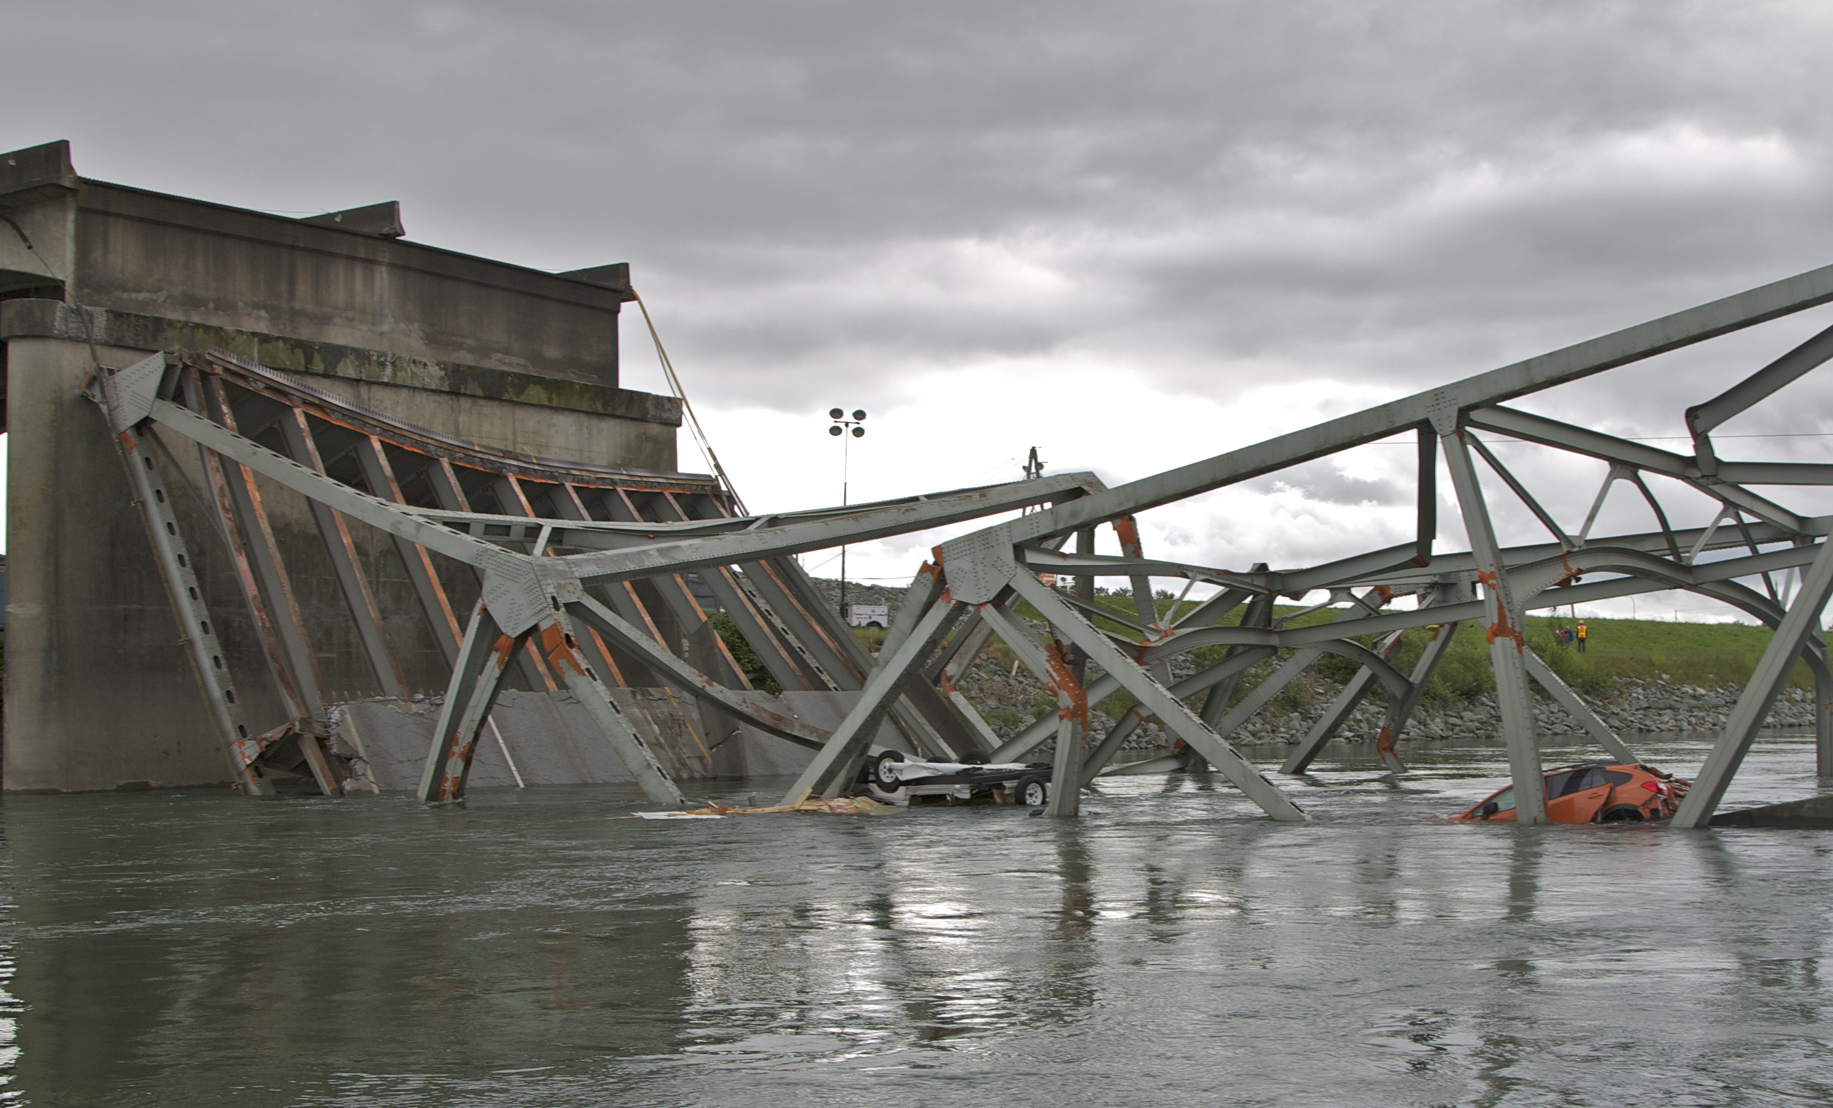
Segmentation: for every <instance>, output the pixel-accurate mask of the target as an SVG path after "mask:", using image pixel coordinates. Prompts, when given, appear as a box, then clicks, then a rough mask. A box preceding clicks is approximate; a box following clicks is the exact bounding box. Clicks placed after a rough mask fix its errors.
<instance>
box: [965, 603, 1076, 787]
mask: <svg viewBox="0 0 1833 1108" xmlns="http://www.w3.org/2000/svg"><path fill="white" fill-rule="evenodd" d="M1019 573H1021V574H1023V575H1025V576H1026V577H1028V578H1029V579H1030V580H1033V581H1035V580H1036V578H1035V577H1031V571H1030V570H1028V569H1024V568H1021V569H1020V570H1019ZM1038 587H1039V588H1040V589H1042V588H1043V586H1042V585H1039V586H1038ZM1044 591H1046V592H1048V591H1049V590H1047V589H1046V590H1044ZM980 618H982V619H984V620H986V621H987V623H988V624H989V625H990V626H991V627H992V628H993V630H994V631H996V632H997V633H998V635H999V637H1000V639H1001V640H1003V641H1004V642H1005V644H1006V645H1007V646H1009V647H1011V648H1012V653H1014V654H1016V655H1018V660H1019V661H1020V662H1022V663H1024V666H1025V668H1026V669H1028V670H1030V671H1031V673H1032V675H1033V676H1035V677H1036V678H1037V679H1038V680H1039V681H1041V682H1043V683H1044V686H1045V687H1046V688H1048V689H1049V690H1050V691H1051V692H1053V693H1055V694H1056V698H1057V719H1056V747H1057V748H1056V757H1055V759H1054V760H1053V768H1052V771H1051V777H1050V780H1051V786H1050V802H1049V804H1047V805H1046V806H1045V809H1044V811H1045V813H1046V814H1047V815H1051V816H1074V815H1075V814H1076V813H1077V812H1078V811H1080V810H1081V798H1082V735H1083V733H1084V732H1085V731H1086V730H1087V729H1088V690H1087V689H1086V688H1084V687H1083V685H1082V682H1081V681H1079V680H1078V679H1077V678H1076V674H1075V662H1074V657H1075V655H1074V652H1073V650H1072V649H1070V648H1066V647H1065V646H1064V645H1063V644H1062V643H1061V642H1058V641H1057V640H1055V639H1054V638H1053V639H1052V640H1051V642H1050V644H1049V645H1047V646H1039V645H1038V643H1037V640H1035V639H1033V638H1032V637H1031V635H1030V634H1029V633H1028V632H1027V631H1026V630H1025V629H1024V627H1022V626H1020V625H1019V624H1017V623H1014V622H1013V621H1012V619H1011V618H1010V617H1009V616H1008V615H1007V614H1006V613H1005V612H1004V611H1003V610H1002V609H1001V608H1000V607H999V606H998V605H995V604H983V605H981V606H980Z"/></svg>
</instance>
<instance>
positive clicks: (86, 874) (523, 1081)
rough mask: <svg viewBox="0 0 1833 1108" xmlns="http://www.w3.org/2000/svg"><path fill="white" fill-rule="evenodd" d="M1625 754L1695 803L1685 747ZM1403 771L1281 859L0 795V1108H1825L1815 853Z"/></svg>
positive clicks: (1120, 843) (908, 823)
mask: <svg viewBox="0 0 1833 1108" xmlns="http://www.w3.org/2000/svg"><path fill="white" fill-rule="evenodd" d="M1641 749H1642V751H1643V754H1644V757H1645V758H1648V759H1649V760H1651V761H1656V762H1657V763H1658V764H1662V765H1664V766H1667V767H1669V768H1672V769H1675V770H1682V771H1686V770H1691V769H1693V768H1694V767H1696V766H1697V764H1698V762H1699V760H1700V758H1701V757H1702V756H1703V750H1704V747H1703V744H1701V743H1698V742H1690V741H1685V740H1679V739H1671V740H1668V741H1661V740H1659V739H1649V740H1647V741H1645V743H1644V745H1643V746H1642V747H1641ZM1562 756H1565V757H1567V758H1569V759H1576V758H1578V757H1588V756H1590V755H1589V752H1581V751H1571V752H1560V751H1549V764H1552V760H1553V759H1557V758H1561V757H1562ZM1411 760H1412V761H1413V762H1414V763H1415V767H1416V770H1417V772H1415V773H1413V774H1411V775H1409V776H1407V777H1406V778H1405V779H1404V780H1400V781H1396V780H1394V779H1392V778H1388V777H1385V776H1384V775H1383V774H1381V773H1380V772H1379V771H1378V769H1377V768H1376V767H1373V766H1361V767H1357V766H1351V767H1348V768H1343V769H1332V770H1327V771H1325V772H1320V773H1318V774H1317V775H1315V776H1314V777H1312V778H1310V779H1308V780H1306V781H1304V782H1302V783H1299V784H1297V785H1295V786H1294V787H1296V788H1299V789H1300V790H1301V791H1302V792H1303V797H1302V802H1303V803H1305V804H1306V805H1307V806H1308V808H1309V810H1310V811H1311V812H1312V813H1313V814H1314V815H1315V816H1316V817H1317V819H1316V821H1315V822H1314V823H1311V824H1308V825H1303V826H1289V825H1287V826H1282V825H1276V824H1273V823H1271V822H1269V821H1267V820H1265V819H1263V818H1261V817H1258V816H1257V815H1255V814H1254V813H1253V812H1252V810H1251V809H1250V808H1249V807H1248V806H1247V805H1246V804H1245V803H1244V802H1243V801H1241V800H1240V799H1239V798H1238V797H1237V796H1236V795H1235V794H1234V793H1233V792H1232V791H1231V790H1228V789H1227V788H1226V787H1218V788H1214V789H1212V788H1211V787H1210V785H1209V784H1208V783H1207V782H1205V781H1203V780H1200V779H1195V778H1181V779H1174V780H1173V781H1172V783H1170V784H1166V783H1164V782H1163V781H1162V780H1152V779H1145V778H1133V779H1121V781H1120V783H1119V784H1116V785H1113V786H1110V787H1108V788H1107V789H1106V790H1105V791H1104V793H1103V795H1101V796H1100V797H1096V798H1093V799H1091V800H1090V801H1089V802H1088V804H1087V806H1086V811H1085V816H1084V818H1082V819H1081V820H1079V821H1075V822H1073V823H1072V822H1059V821H1050V820H1045V819H1037V818H1029V817H1028V816H1027V815H1026V814H1025V813H1024V812H1023V811H1020V810H1015V809H1011V808H999V809H985V808H956V809H929V810H924V811H919V812H915V813H905V814H900V815H892V816H881V817H837V816H814V815H796V816H768V817H747V818H737V819H726V820H721V821H708V822H679V823H670V824H659V823H654V822H646V821H640V820H631V819H619V818H613V817H616V816H620V815H623V814H625V813H628V812H629V811H632V810H634V809H636V808H640V807H644V806H645V805H643V804H642V803H641V802H640V800H639V798H637V797H635V796H633V795H630V794H611V793H607V792H605V791H603V790H598V789H591V790H587V789H580V790H540V791H535V790H531V791H528V792H524V793H515V792H497V793H494V794H493V793H480V794H476V795H474V797H473V799H472V801H471V802H470V804H469V805H468V806H467V807H465V808H464V809H462V810H429V809H426V808H423V807H421V806H419V805H417V804H414V803H412V802H410V801H407V800H390V799H384V800H360V801H359V800H353V801H341V802H332V801H321V800H287V801H280V802H250V801H245V800H240V799H237V798H235V797H232V796H228V795H220V794H219V795H211V794H187V795H160V794H141V795H120V796H90V797H61V798H50V797H8V798H6V800H5V801H4V804H3V805H0V811H3V814H4V826H5V839H6V848H7V849H6V857H7V859H8V861H7V865H8V869H7V871H6V873H5V874H4V882H5V888H6V893H7V901H6V902H7V905H8V907H7V910H6V912H5V916H4V920H3V921H0V940H3V941H4V948H5V954H6V957H7V962H6V963H5V968H6V969H7V970H8V971H9V972H10V980H9V981H7V982H5V985H6V988H7V991H8V994H9V995H8V996H7V997H4V998H0V1017H3V1018H4V1020H5V1021H10V1022H11V1024H12V1025H13V1026H14V1030H15V1032H16V1034H15V1035H14V1037H13V1039H12V1041H11V1043H10V1044H7V1045H9V1046H10V1048H11V1049H12V1050H13V1052H14V1053H12V1054H11V1055H10V1056H6V1057H0V1062H3V1063H6V1064H7V1066H8V1068H9V1069H10V1073H11V1080H10V1082H9V1083H8V1084H7V1085H6V1086H5V1087H4V1088H5V1095H6V1096H8V1097H10V1098H12V1099H13V1102H14V1103H20V1102H26V1103H31V1104H36V1105H57V1106H63V1105H88V1104H107V1105H117V1104H118V1105H215V1104H235V1105H250V1106H261V1105H364V1106H396V1105H415V1106H418V1105H490V1106H497V1105H530V1106H533V1105H619V1106H623V1105H650V1104H655V1105H684V1106H685V1105H695V1106H699V1105H765V1104H771V1105H776V1104H797V1105H802V1104H809V1105H861V1104H871V1105H881V1104H882V1105H887V1106H907V1105H908V1106H914V1105H935V1104H947V1105H983V1104H984V1105H1010V1104H1031V1103H1063V1104H1078V1105H1079V1104H1098V1105H1127V1106H1131V1105H1142V1104H1166V1105H1170V1104H1243V1105H1261V1104H1265V1105H1311V1104H1317V1105H1333V1106H1336V1105H1346V1104H1381V1105H1388V1104H1394V1105H1414V1104H1417V1105H1436V1104H1507V1105H1518V1104H1519V1105H1527V1104H1558V1105H1593V1104H1595V1105H1631V1104H1650V1105H1657V1104H1658V1105H1686V1104H1701V1105H1707V1104H1710V1105H1723V1104H1794V1103H1825V1102H1826V1101H1828V1100H1829V1099H1833V1053H1830V1052H1829V1040H1830V1039H1833V981H1829V979H1828V974H1829V973H1833V963H1829V962H1828V961H1827V959H1828V947H1829V941H1830V938H1833V927H1830V925H1829V919H1830V918H1833V833H1821V832H1796V831H1712V832H1704V833H1676V832H1669V831H1666V830H1663V829H1660V828H1650V827H1633V826H1610V827H1556V828H1548V829H1541V830H1529V831H1523V830H1519V829H1515V828H1500V827H1470V826H1461V825H1451V824H1448V823H1445V822H1443V821H1442V820H1440V819H1439V818H1438V817H1441V816H1443V815H1445V814H1447V813H1450V812H1454V811H1456V810H1458V809H1459V808H1461V807H1463V806H1464V805H1466V804H1468V803H1469V802H1470V801H1472V800H1474V799H1476V798H1477V797H1479V796H1481V795H1482V794H1483V793H1485V792H1487V791H1488V790H1490V789H1492V788H1495V787H1497V786H1499V785H1500V784H1501V781H1502V777H1503V775H1504V774H1505V773H1506V769H1505V762H1504V759H1503V757H1502V752H1501V750H1500V749H1497V748H1487V749H1480V750H1457V751H1448V750H1440V751H1415V752H1413V754H1412V759H1411ZM771 784H777V783H771ZM752 788H757V789H758V791H759V792H760V793H762V794H763V795H765V796H770V795H772V791H771V789H770V788H768V787H766V785H765V784H764V783H758V784H756V785H753V786H747V787H743V788H736V789H731V788H724V787H722V788H721V790H720V791H719V792H718V794H717V795H719V796H721V797H723V798H726V799H733V798H738V799H742V798H743V796H744V794H745V793H746V792H748V791H750V790H751V789H752ZM1817 789H1818V783H1817V782H1816V780H1815V778H1814V776H1813V762H1812V750H1811V748H1810V747H1809V745H1808V742H1807V740H1806V739H1805V738H1800V737H1769V738H1766V739H1765V740H1764V741H1763V743H1762V745H1761V747H1760V748H1759V749H1758V750H1757V751H1756V752H1755V753H1754V754H1753V755H1752V757H1751V759H1750V761H1749V762H1748V763H1747V764H1746V769H1745V773H1744V776H1743V778H1742V779H1741V780H1740V782H1739V784H1738V785H1737V786H1736V787H1735V791H1734V793H1733V795H1732V796H1731V797H1730V798H1729V800H1728V802H1727V805H1728V806H1742V805H1746V804H1750V803H1758V802H1764V801H1768V800H1779V799H1792V798H1796V797H1801V796H1808V795H1812V794H1813V793H1815V792H1816V791H1817Z"/></svg>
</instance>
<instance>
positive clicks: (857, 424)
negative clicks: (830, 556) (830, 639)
mask: <svg viewBox="0 0 1833 1108" xmlns="http://www.w3.org/2000/svg"><path fill="white" fill-rule="evenodd" d="M827 418H829V419H831V420H833V421H834V425H833V426H832V427H829V428H828V429H827V433H828V434H830V435H833V436H835V437H837V438H839V440H840V506H841V507H842V508H844V507H846V504H847V467H848V465H849V464H850V463H851V458H850V457H849V455H850V453H851V449H852V448H851V446H850V445H849V444H848V443H847V440H848V439H850V438H851V439H862V438H865V436H866V429H865V427H863V426H862V424H864V423H865V420H866V413H865V409H864V408H854V409H853V418H852V419H848V418H847V417H846V412H845V411H844V410H843V409H840V408H831V409H829V410H828V413H827ZM849 431H850V432H852V433H851V434H848V432H849ZM851 615H852V613H851V612H849V611H848V610H847V603H846V544H845V543H841V544H840V622H841V623H843V624H845V625H846V626H848V627H851V626H852V625H853V621H852V619H851V618H849V617H850V616H851Z"/></svg>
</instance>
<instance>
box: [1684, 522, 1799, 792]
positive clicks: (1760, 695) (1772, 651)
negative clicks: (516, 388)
mask: <svg viewBox="0 0 1833 1108" xmlns="http://www.w3.org/2000/svg"><path fill="white" fill-rule="evenodd" d="M1830 595H1833V540H1823V541H1822V542H1821V544H1820V553H1819V554H1817V555H1815V556H1814V562H1813V564H1812V565H1811V566H1809V568H1808V570H1807V572H1806V573H1803V574H1802V575H1801V587H1800V588H1799V589H1798V590H1796V592H1795V602H1794V603H1793V604H1791V605H1789V609H1788V614H1786V615H1784V616H1783V617H1782V622H1781V623H1779V624H1777V625H1776V634H1775V637H1773V638H1771V639H1770V640H1769V647H1768V648H1767V649H1765V650H1764V651H1763V658H1762V660H1761V661H1759V662H1758V663H1757V668H1756V671H1755V672H1753V673H1752V674H1751V675H1750V681H1749V683H1748V684H1746V685H1745V686H1744V692H1743V694H1742V695H1740V696H1739V697H1738V702H1737V706H1736V707H1734V708H1732V709H1731V718H1730V719H1728V720H1726V722H1725V733H1724V734H1723V735H1722V736H1720V737H1719V740H1718V742H1716V743H1714V744H1713V746H1712V752H1711V753H1710V754H1708V755H1707V756H1706V764H1705V765H1703V766H1701V767H1700V770H1699V775H1698V776H1697V777H1695V778H1694V779H1693V787H1692V789H1691V790H1689V791H1688V793H1687V795H1686V798H1685V799H1683V800H1682V801H1681V802H1680V810H1679V811H1678V812H1676V813H1674V826H1675V827H1703V826H1705V825H1706V824H1707V823H1708V822H1709V821H1710V820H1711V819H1712V813H1713V812H1715V811H1717V810H1718V803H1719V801H1720V800H1723V799H1724V797H1725V790H1726V788H1728V787H1729V786H1730V785H1731V778H1732V777H1733V776H1734V775H1736V773H1737V771H1738V766H1739V765H1741V764H1743V761H1744V755H1745V754H1746V753H1747V752H1748V751H1749V750H1750V744H1751V741H1752V740H1753V739H1755V738H1756V736H1757V729H1758V728H1760V727H1762V726H1763V720H1764V719H1765V718H1767V717H1768V715H1769V709H1770V707H1771V705H1773V704H1774V703H1775V702H1776V695H1777V694H1778V693H1780V692H1781V691H1782V686H1783V685H1784V684H1786V683H1787V681H1788V674H1789V670H1791V669H1793V668H1794V667H1795V660H1796V659H1797V658H1799V657H1800V656H1801V650H1802V647H1803V646H1805V645H1806V644H1807V640H1808V636H1810V635H1813V634H1815V633H1817V632H1818V631H1819V630H1820V613H1821V610H1822V609H1824V608H1825V607H1826V606H1827V598H1828V597H1829V596H1830Z"/></svg>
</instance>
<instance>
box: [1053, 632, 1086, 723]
mask: <svg viewBox="0 0 1833 1108" xmlns="http://www.w3.org/2000/svg"><path fill="white" fill-rule="evenodd" d="M1069 653H1070V651H1069V647H1066V646H1064V645H1063V644H1062V643H1060V642H1055V641H1053V642H1051V644H1050V645H1049V646H1047V647H1045V648H1044V661H1045V663H1046V664H1048V665H1049V666H1050V687H1051V688H1053V689H1055V690H1056V692H1057V700H1058V702H1060V703H1062V704H1063V708H1062V710H1061V711H1059V712H1058V713H1057V718H1058V719H1072V720H1076V721H1078V722H1079V723H1081V724H1082V726H1083V727H1084V728H1086V727H1087V726H1088V690H1087V689H1085V688H1083V687H1082V682H1080V681H1078V680H1076V674H1075V671H1074V670H1073V669H1071V668H1070V659H1069Z"/></svg>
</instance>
